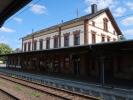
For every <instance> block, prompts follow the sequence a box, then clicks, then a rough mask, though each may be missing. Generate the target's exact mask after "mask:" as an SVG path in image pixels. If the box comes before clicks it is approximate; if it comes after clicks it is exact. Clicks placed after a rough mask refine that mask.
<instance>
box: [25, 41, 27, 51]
mask: <svg viewBox="0 0 133 100" xmlns="http://www.w3.org/2000/svg"><path fill="white" fill-rule="evenodd" d="M26 47H27V43H24V51H26V49H27V48H26Z"/></svg>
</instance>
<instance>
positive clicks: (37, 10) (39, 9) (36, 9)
mask: <svg viewBox="0 0 133 100" xmlns="http://www.w3.org/2000/svg"><path fill="white" fill-rule="evenodd" d="M30 6H31V8H30V11H32V12H33V13H34V14H39V15H40V14H46V10H47V8H46V7H45V6H43V5H39V4H35V5H34V4H31V5H30Z"/></svg>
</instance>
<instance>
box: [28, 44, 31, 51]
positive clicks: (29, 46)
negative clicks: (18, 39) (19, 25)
mask: <svg viewBox="0 0 133 100" xmlns="http://www.w3.org/2000/svg"><path fill="white" fill-rule="evenodd" d="M30 50H31V42H28V51H30Z"/></svg>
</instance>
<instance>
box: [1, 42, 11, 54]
mask: <svg viewBox="0 0 133 100" xmlns="http://www.w3.org/2000/svg"><path fill="white" fill-rule="evenodd" d="M11 52H12V49H11V48H10V47H9V45H7V44H4V43H0V55H2V54H8V53H11Z"/></svg>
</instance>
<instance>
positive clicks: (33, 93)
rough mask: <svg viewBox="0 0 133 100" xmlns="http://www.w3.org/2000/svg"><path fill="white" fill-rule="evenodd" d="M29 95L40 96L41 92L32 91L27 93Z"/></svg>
mask: <svg viewBox="0 0 133 100" xmlns="http://www.w3.org/2000/svg"><path fill="white" fill-rule="evenodd" d="M29 96H31V97H32V96H34V97H40V96H41V93H39V92H37V91H33V92H31V93H29Z"/></svg>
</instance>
